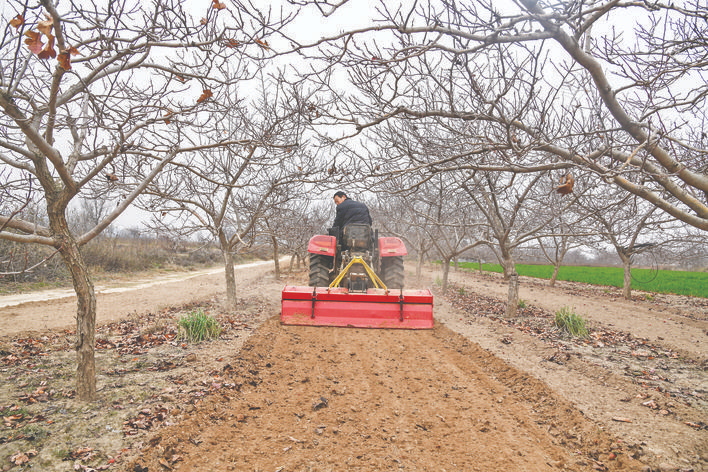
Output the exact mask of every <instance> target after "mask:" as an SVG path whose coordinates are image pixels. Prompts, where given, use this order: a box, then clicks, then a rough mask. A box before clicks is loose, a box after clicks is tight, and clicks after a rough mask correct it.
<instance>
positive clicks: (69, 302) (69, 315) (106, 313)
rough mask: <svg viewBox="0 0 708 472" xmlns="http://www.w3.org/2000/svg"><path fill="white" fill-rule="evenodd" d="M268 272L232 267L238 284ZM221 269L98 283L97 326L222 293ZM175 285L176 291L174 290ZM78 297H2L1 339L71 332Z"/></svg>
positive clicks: (262, 266) (59, 293)
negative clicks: (42, 332)
mask: <svg viewBox="0 0 708 472" xmlns="http://www.w3.org/2000/svg"><path fill="white" fill-rule="evenodd" d="M269 270H272V262H267V261H266V262H256V263H248V264H242V265H240V266H236V271H237V272H238V273H239V274H240V278H241V279H242V280H246V281H248V280H253V279H254V278H257V277H260V276H262V275H263V274H264V273H266V272H268V271H269ZM223 280H224V270H223V268H214V269H208V270H200V271H190V272H177V273H174V272H169V273H168V272H166V273H164V274H157V275H154V276H152V277H150V278H144V279H138V280H130V281H125V280H122V281H116V282H114V283H113V284H107V285H97V286H96V287H95V291H96V306H97V308H96V323H97V324H102V323H108V322H111V321H115V320H118V319H121V318H124V317H126V316H128V315H130V314H139V313H144V312H146V311H150V310H153V311H157V310H159V309H160V308H162V307H166V306H180V305H186V304H189V303H192V302H195V301H201V300H209V299H211V298H212V297H215V296H219V295H224V290H225V289H224V282H223ZM177 287H178V288H177ZM75 316H76V295H75V293H74V291H73V290H72V289H61V290H47V291H40V292H30V293H24V294H18V295H7V296H0V336H2V335H12V334H17V333H21V332H24V331H39V330H46V329H50V330H51V329H59V328H73V327H74V326H75V323H76V322H75Z"/></svg>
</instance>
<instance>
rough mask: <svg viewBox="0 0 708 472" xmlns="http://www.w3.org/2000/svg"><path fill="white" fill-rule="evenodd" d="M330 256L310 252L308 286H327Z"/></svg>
mask: <svg viewBox="0 0 708 472" xmlns="http://www.w3.org/2000/svg"><path fill="white" fill-rule="evenodd" d="M330 267H332V256H324V255H322V254H310V287H328V286H329V269H330Z"/></svg>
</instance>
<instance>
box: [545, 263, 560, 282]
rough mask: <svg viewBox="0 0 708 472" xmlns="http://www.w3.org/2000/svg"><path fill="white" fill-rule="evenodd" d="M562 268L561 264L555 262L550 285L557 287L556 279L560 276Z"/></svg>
mask: <svg viewBox="0 0 708 472" xmlns="http://www.w3.org/2000/svg"><path fill="white" fill-rule="evenodd" d="M559 268H560V265H559V264H555V265H554V266H553V275H551V280H550V282H548V286H549V287H555V286H556V279H557V278H558V269H559Z"/></svg>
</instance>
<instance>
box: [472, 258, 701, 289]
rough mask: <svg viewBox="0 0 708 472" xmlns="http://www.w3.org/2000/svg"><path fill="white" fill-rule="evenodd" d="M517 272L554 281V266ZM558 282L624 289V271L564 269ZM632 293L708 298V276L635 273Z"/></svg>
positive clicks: (490, 267)
mask: <svg viewBox="0 0 708 472" xmlns="http://www.w3.org/2000/svg"><path fill="white" fill-rule="evenodd" d="M459 266H460V267H462V268H464V269H468V270H479V264H477V263H476V262H460V264H459ZM482 270H485V271H488V272H502V268H501V265H499V264H482ZM516 272H518V273H519V275H524V276H528V277H538V278H541V279H550V278H551V275H553V266H551V265H526V264H517V265H516ZM652 279H653V280H652ZM558 280H567V281H570V282H583V283H587V284H594V285H609V286H613V287H622V285H623V280H624V270H623V269H622V268H621V267H581V266H562V267H561V268H560V269H559V270H558ZM632 289H636V290H643V291H646V292H656V293H675V294H678V295H691V296H694V297H702V298H708V273H707V272H684V271H674V270H660V271H658V272H656V271H651V270H649V269H632Z"/></svg>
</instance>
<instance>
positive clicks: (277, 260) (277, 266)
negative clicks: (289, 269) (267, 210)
mask: <svg viewBox="0 0 708 472" xmlns="http://www.w3.org/2000/svg"><path fill="white" fill-rule="evenodd" d="M270 240H271V241H273V262H274V263H275V279H276V280H279V279H280V256H279V255H278V239H277V238H276V237H275V236H271V237H270Z"/></svg>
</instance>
